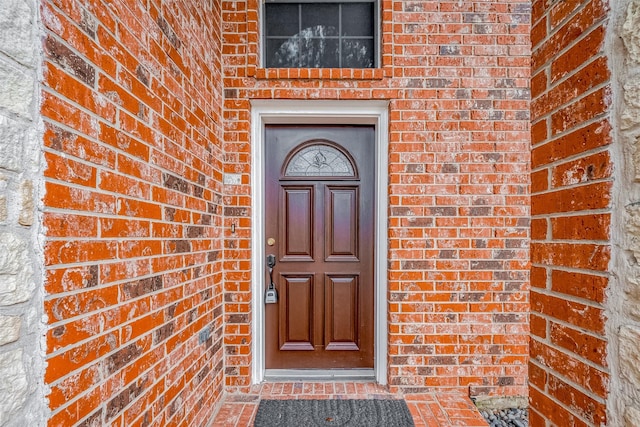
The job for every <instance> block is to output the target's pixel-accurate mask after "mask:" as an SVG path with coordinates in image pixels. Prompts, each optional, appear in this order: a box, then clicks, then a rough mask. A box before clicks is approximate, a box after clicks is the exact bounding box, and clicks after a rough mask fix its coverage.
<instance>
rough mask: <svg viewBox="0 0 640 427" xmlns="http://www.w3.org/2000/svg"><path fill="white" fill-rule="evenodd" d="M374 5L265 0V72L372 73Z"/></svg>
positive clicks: (357, 1)
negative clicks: (358, 70)
mask: <svg viewBox="0 0 640 427" xmlns="http://www.w3.org/2000/svg"><path fill="white" fill-rule="evenodd" d="M377 9H378V7H377V1H376V0H368V1H367V0H354V1H342V2H336V1H320V2H318V1H315V2H310V1H300V0H297V1H295V0H293V1H288V0H266V1H265V4H264V13H263V18H264V21H263V34H264V36H263V64H264V66H265V67H266V68H374V67H376V66H377V62H378V52H377V49H378V46H379V43H378V40H377V38H378V31H377V21H378V12H377Z"/></svg>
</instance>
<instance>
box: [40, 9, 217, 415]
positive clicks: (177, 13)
mask: <svg viewBox="0 0 640 427" xmlns="http://www.w3.org/2000/svg"><path fill="white" fill-rule="evenodd" d="M219 6H220V4H219V2H216V1H189V0H184V1H173V2H161V1H155V0H151V1H144V2H132V1H120V0H115V1H110V2H102V1H92V0H87V1H74V0H69V1H66V0H46V1H44V2H43V4H42V20H43V23H44V26H45V27H46V36H45V38H44V40H43V49H44V55H45V57H44V64H43V74H44V81H43V87H42V94H41V96H42V107H41V112H42V115H43V118H44V157H45V160H46V163H47V167H46V170H45V172H44V175H45V181H46V195H45V198H44V205H45V214H44V226H45V227H46V229H47V232H46V248H45V269H46V272H45V275H46V277H45V291H46V298H45V303H44V308H45V312H46V315H47V316H48V322H49V328H48V331H47V335H46V346H47V352H48V357H47V359H48V360H47V361H48V366H47V370H46V374H45V382H46V384H47V385H48V386H50V387H51V393H50V395H49V405H50V409H51V411H52V416H51V418H50V420H49V425H51V426H71V425H87V426H88V425H106V424H109V425H119V426H135V425H142V424H144V425H162V426H165V425H166V426H170V425H178V424H181V425H184V424H189V425H204V423H205V421H206V420H208V419H209V417H210V415H211V413H212V411H213V410H214V408H215V403H216V402H217V401H218V400H219V397H220V396H221V392H222V386H223V384H222V376H223V371H222V363H223V359H222V353H223V349H222V320H223V319H222V308H223V307H222V268H223V265H222V250H223V247H222V246H223V245H222V240H221V234H220V227H221V226H222V216H223V212H222V202H223V201H222V194H223V187H222V185H221V181H222V175H221V172H222V161H223V156H222V143H221V136H222V134H221V120H222V114H221V99H220V96H221V77H220V62H219V60H220V56H219V55H220V37H219V35H220V31H221V27H220V25H221V21H220V8H219Z"/></svg>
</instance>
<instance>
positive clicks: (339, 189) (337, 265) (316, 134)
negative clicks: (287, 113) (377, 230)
mask: <svg viewBox="0 0 640 427" xmlns="http://www.w3.org/2000/svg"><path fill="white" fill-rule="evenodd" d="M374 136H375V131H374V128H373V127H371V126H330V127H329V126H327V127H319V126H313V127H311V126H267V128H266V130H265V137H266V150H265V152H266V158H265V170H266V183H265V185H266V188H265V190H266V203H265V217H266V218H265V224H266V227H265V238H266V240H265V242H264V244H265V254H267V255H268V254H273V255H275V256H276V260H277V263H276V265H275V267H274V269H273V273H274V274H273V278H274V282H275V285H276V289H277V291H278V296H279V299H278V302H277V303H276V304H266V307H265V316H266V342H265V345H266V367H267V369H340V368H373V354H374V351H373V341H374V340H373V337H374V331H373V327H374V272H373V265H374V264H373V257H374V187H375V185H374V182H375V180H374V171H375V167H374V156H375V154H374V153H375V146H374ZM265 277H267V282H268V276H267V275H266V274H265Z"/></svg>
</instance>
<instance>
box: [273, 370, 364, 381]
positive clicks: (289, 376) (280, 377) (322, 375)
mask: <svg viewBox="0 0 640 427" xmlns="http://www.w3.org/2000/svg"><path fill="white" fill-rule="evenodd" d="M264 380H265V381H268V382H274V381H366V382H375V380H376V375H375V371H374V370H373V369H266V370H265V371H264Z"/></svg>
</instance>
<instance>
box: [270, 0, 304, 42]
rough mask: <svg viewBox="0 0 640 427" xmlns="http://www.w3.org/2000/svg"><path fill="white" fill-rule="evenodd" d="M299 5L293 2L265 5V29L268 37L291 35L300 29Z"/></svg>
mask: <svg viewBox="0 0 640 427" xmlns="http://www.w3.org/2000/svg"><path fill="white" fill-rule="evenodd" d="M298 18H299V16H298V5H297V4H292V3H275V4H266V5H265V19H266V25H265V30H266V33H267V37H271V36H286V37H290V36H293V35H295V34H297V33H298V31H299V26H298V24H299V19H298Z"/></svg>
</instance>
